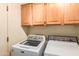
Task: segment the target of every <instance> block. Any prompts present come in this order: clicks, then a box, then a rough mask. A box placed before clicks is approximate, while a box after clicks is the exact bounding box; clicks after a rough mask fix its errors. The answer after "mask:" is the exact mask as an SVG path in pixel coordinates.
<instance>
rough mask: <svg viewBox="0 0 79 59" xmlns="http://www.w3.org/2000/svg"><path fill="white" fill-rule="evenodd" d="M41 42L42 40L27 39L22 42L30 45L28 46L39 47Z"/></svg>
mask: <svg viewBox="0 0 79 59" xmlns="http://www.w3.org/2000/svg"><path fill="white" fill-rule="evenodd" d="M40 43H41V41H36V40H26V41H24V42H22V43H21V44H23V45H28V46H35V47H37V46H38V45H39V44H40Z"/></svg>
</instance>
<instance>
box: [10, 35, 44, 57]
mask: <svg viewBox="0 0 79 59" xmlns="http://www.w3.org/2000/svg"><path fill="white" fill-rule="evenodd" d="M44 49H45V36H44V35H29V36H28V37H27V39H26V40H25V41H22V42H19V43H17V44H15V45H13V46H12V49H11V55H12V56H42V55H43V53H44Z"/></svg>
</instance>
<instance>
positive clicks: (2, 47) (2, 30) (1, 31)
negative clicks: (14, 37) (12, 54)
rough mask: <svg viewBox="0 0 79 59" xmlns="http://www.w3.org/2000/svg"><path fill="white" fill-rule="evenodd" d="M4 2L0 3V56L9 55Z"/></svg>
mask: <svg viewBox="0 0 79 59" xmlns="http://www.w3.org/2000/svg"><path fill="white" fill-rule="evenodd" d="M6 7H7V5H6V4H0V56H1V55H3V56H4V55H9V51H8V44H7V11H6Z"/></svg>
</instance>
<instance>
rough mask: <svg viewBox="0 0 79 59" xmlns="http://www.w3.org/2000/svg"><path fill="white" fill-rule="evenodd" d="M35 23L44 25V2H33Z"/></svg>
mask: <svg viewBox="0 0 79 59" xmlns="http://www.w3.org/2000/svg"><path fill="white" fill-rule="evenodd" d="M32 13H33V14H32V15H33V21H32V23H33V25H44V16H45V15H44V4H43V3H37V4H32Z"/></svg>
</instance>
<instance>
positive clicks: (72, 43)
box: [44, 35, 79, 56]
mask: <svg viewBox="0 0 79 59" xmlns="http://www.w3.org/2000/svg"><path fill="white" fill-rule="evenodd" d="M48 39H49V41H48V43H47V46H46V49H45V51H44V56H79V45H78V44H77V43H78V40H77V38H76V37H72V36H56V35H55V36H53V35H50V36H49V37H48Z"/></svg>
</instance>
